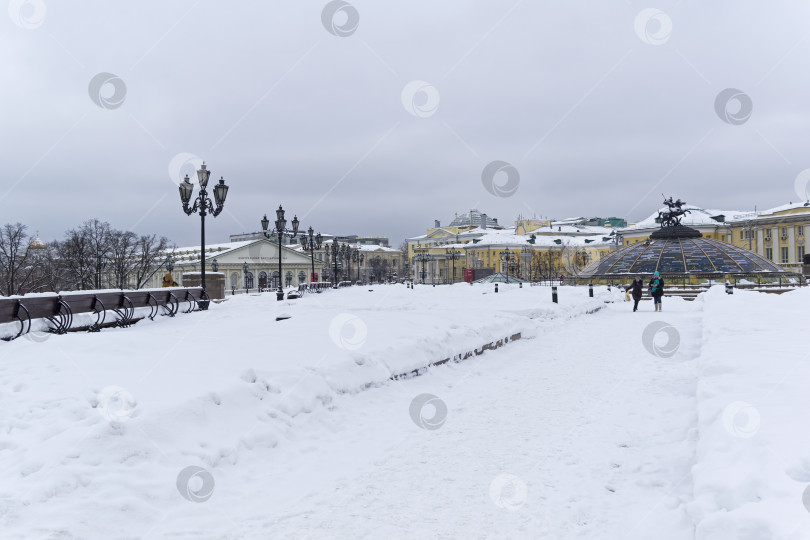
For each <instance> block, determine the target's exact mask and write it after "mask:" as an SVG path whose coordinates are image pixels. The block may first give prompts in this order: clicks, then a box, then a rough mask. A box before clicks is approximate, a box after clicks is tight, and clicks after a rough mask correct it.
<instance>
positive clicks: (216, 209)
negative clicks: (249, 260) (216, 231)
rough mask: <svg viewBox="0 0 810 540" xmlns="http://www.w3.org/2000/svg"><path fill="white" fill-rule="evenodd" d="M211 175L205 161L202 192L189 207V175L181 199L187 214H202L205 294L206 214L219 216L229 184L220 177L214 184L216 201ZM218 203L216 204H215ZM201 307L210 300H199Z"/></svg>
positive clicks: (199, 173)
mask: <svg viewBox="0 0 810 540" xmlns="http://www.w3.org/2000/svg"><path fill="white" fill-rule="evenodd" d="M210 176H211V171H209V170H208V169H207V168H206V167H205V163H203V164H202V165H201V166H200V170H198V171H197V179H198V181H199V183H200V193H199V195H198V196H197V198H196V199H194V205H193V206H191V207H189V202H190V201H191V194H192V192H193V191H194V185H193V184H192V183H191V181H190V180H189V178H188V175H186V177H185V178H184V179H183V181H182V182H181V183H180V201H181V202H182V203H183V211H184V212H185V213H186V215H187V216H190V215H191V214H194V213H199V214H200V285H201V286H202V289H203V294H204V295H205V296H208V293H207V292H206V290H205V216H206V215H207V214H208V212H210V213H211V215H212V216H213V217H217V216H218V215H219V214H220V213H221V212H222V209H223V208H224V206H225V198H226V197H227V196H228V186H226V185H225V180H224V179H223V178H221V177H220V179H219V184H217V185H216V186H214V201H213V202H212V201H211V199H210V198H209V197H208V192H207V191H206V189H205V188H206V187H208V179H209V177H210ZM215 204H216V206H214V205H215ZM199 306H200V309H203V310H205V309H208V300H207V299H205V300H204V301H201V302H199Z"/></svg>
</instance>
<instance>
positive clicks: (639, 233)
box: [620, 203, 810, 273]
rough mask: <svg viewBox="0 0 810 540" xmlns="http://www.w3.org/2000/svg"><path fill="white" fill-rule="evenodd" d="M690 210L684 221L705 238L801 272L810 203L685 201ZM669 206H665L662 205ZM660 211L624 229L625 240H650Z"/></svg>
mask: <svg viewBox="0 0 810 540" xmlns="http://www.w3.org/2000/svg"><path fill="white" fill-rule="evenodd" d="M684 208H685V209H689V210H690V213H688V214H686V215H685V216H684V217H683V220H682V224H683V225H685V226H687V227H691V228H693V229H697V230H698V231H700V232H701V234H702V235H703V238H707V239H710V240H717V241H720V242H729V243H731V244H732V245H734V246H738V247H743V248H746V249H749V250H751V251H753V252H755V253H757V254H759V255H762V256H763V257H765V258H766V259H768V260H770V261H772V262H774V263H776V264H777V265H778V266H779V267H781V268H782V269H784V270H786V271H790V272H797V273H801V271H802V262H803V259H804V256H805V254H806V236H805V231H806V230H807V227H808V226H810V204H808V203H790V204H786V205H783V206H779V207H777V208H771V209H769V210H764V211H758V212H741V211H738V210H712V209H704V208H700V207H697V206H692V205H685V206H684ZM662 210H665V209H662ZM657 217H658V212H657V211H656V212H655V213H654V214H652V215H650V216H649V217H648V218H646V219H644V220H642V221H640V222H638V223H636V224H633V225H630V226H629V227H626V228H624V229H622V230H621V231H620V234H621V244H622V245H623V246H630V245H633V244H637V243H639V242H646V241H647V239H648V238H649V237H650V234H652V233H653V232H654V231H656V230H658V229H659V228H660V225H659V224H658V223H657V222H656V218H657Z"/></svg>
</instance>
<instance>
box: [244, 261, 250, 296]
mask: <svg viewBox="0 0 810 540" xmlns="http://www.w3.org/2000/svg"><path fill="white" fill-rule="evenodd" d="M249 270H250V269H249V268H248V263H245V264H243V265H242V273H243V274H244V275H245V277H244V282H245V294H247V293H248V290H249V289H248V272H249Z"/></svg>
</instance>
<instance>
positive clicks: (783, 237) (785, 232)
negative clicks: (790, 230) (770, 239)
mask: <svg viewBox="0 0 810 540" xmlns="http://www.w3.org/2000/svg"><path fill="white" fill-rule="evenodd" d="M787 237H788V235H787V227H782V234H781V238H782V240H787Z"/></svg>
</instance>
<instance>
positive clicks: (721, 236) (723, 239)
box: [720, 234, 726, 242]
mask: <svg viewBox="0 0 810 540" xmlns="http://www.w3.org/2000/svg"><path fill="white" fill-rule="evenodd" d="M720 240H722V241H723V242H725V241H726V235H725V234H722V235H720Z"/></svg>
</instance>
